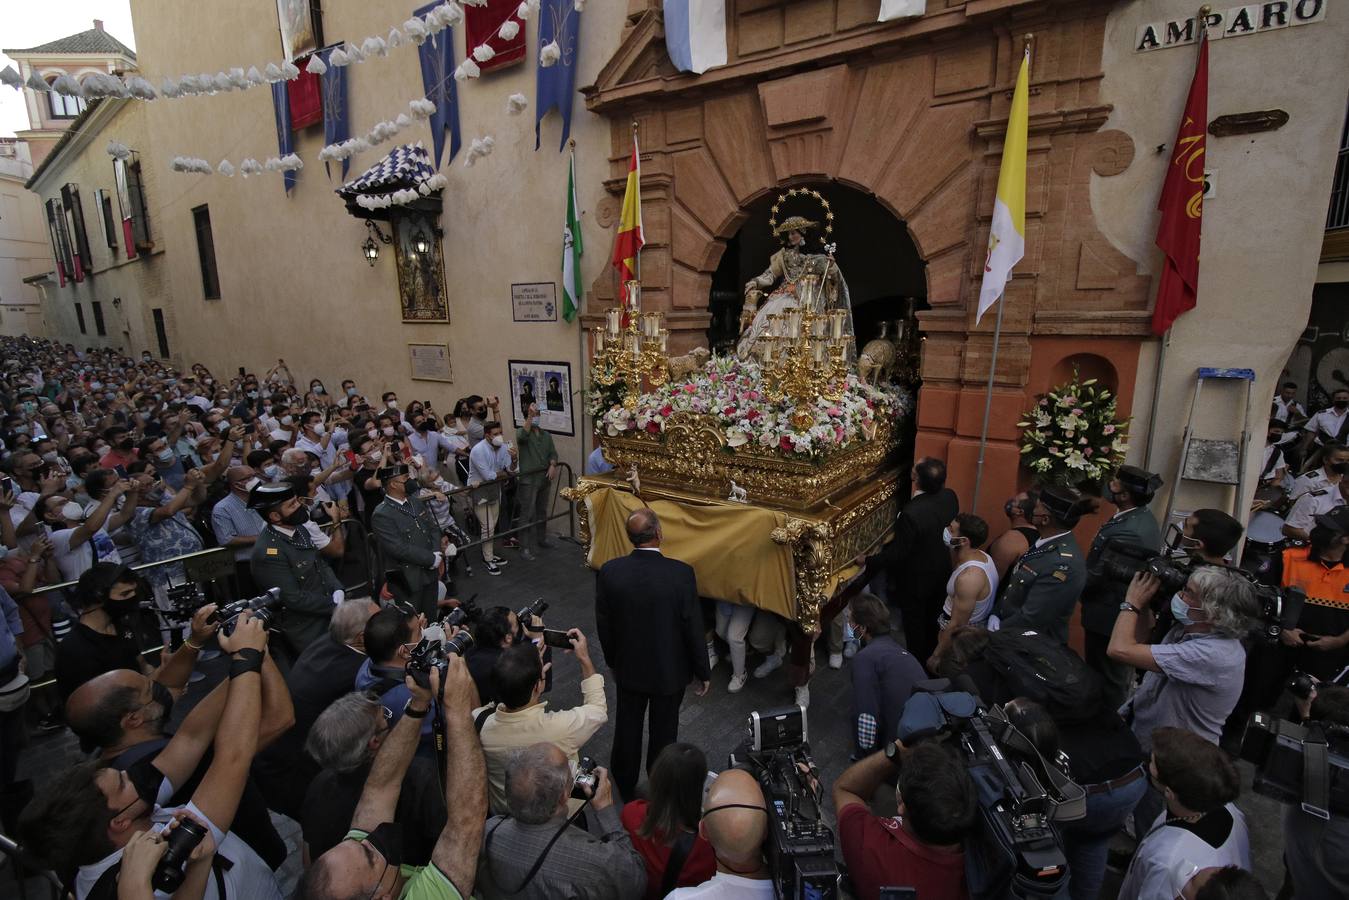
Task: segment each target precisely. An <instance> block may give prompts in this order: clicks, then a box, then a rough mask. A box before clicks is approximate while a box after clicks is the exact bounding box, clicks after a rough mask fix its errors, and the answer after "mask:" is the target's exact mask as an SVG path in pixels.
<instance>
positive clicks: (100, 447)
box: [94, 444, 112, 459]
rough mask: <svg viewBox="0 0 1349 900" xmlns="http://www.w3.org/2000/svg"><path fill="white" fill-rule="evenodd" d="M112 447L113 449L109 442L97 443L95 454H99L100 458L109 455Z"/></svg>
mask: <svg viewBox="0 0 1349 900" xmlns="http://www.w3.org/2000/svg"><path fill="white" fill-rule="evenodd" d="M111 449H112V448H111V447H109V446H108V445H107V444H97V445H95V446H94V455H95V456H97V457H99V458H100V459H101V458H103V457H105V456H107V455H108V451H109V450H111Z"/></svg>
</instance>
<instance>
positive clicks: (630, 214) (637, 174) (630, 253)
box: [613, 134, 646, 283]
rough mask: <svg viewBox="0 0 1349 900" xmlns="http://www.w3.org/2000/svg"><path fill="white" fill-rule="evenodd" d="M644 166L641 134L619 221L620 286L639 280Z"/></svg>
mask: <svg viewBox="0 0 1349 900" xmlns="http://www.w3.org/2000/svg"><path fill="white" fill-rule="evenodd" d="M641 178H642V167H641V163H640V162H639V161H638V157H637V135H636V134H633V136H632V160H631V162H629V163H628V187H627V190H625V191H624V192H623V214H622V215H621V216H619V218H618V237H616V238H615V239H614V260H613V263H614V268H615V269H617V270H618V280H619V282H620V283H622V282H627V281H633V280H635V279H636V278H637V254H638V253H641V252H642V245H643V244H645V243H646V240H645V239H644V238H643V237H642V187H641Z"/></svg>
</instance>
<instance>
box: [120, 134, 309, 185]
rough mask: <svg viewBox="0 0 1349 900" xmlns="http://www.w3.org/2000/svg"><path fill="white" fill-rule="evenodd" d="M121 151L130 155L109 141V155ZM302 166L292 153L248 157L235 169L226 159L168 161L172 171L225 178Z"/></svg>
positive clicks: (184, 157) (189, 158) (179, 159)
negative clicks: (216, 162) (261, 159)
mask: <svg viewBox="0 0 1349 900" xmlns="http://www.w3.org/2000/svg"><path fill="white" fill-rule="evenodd" d="M121 153H125V154H126V156H130V155H131V151H130V150H129V149H128V148H127V146H126V145H125V144H121V143H119V142H117V141H111V142H109V144H108V154H109V155H110V156H113V157H115V158H117V159H124V158H126V157H125V156H121V155H119V154H121ZM303 168H304V160H302V159H300V157H298V156H296V155H295V154H294V153H290V154H287V155H286V156H281V157H276V156H273V157H271V158H269V159H268V160H267V162H266V163H265V164H263V163H259V162H258V161H257V160H256V159H253V158H252V157H249V158H248V159H245V160H244V161H243V162H241V163H239V166H238V168H237V169H236V168H235V166H234V164H233V163H231V162H230V161H229V160H228V159H222V160H221V161H220V163H219V165H217V166H215V167H214V168H212V166H211V164H210V163H208V162H207V161H206V160H204V159H200V158H198V157H195V156H175V157H174V158H173V159H172V160H171V161H170V162H169V169H171V170H172V171H174V172H184V173H188V174H192V175H210V174H212V173H215V172H219V173H220V174H221V175H224V176H225V177H226V178H233V177H234V173H235V172H236V171H237V172H238V173H239V174H240V175H242V176H243V177H245V178H247V177H248V176H249V175H261V174H262V173H263V172H293V171H295V170H297V169H303Z"/></svg>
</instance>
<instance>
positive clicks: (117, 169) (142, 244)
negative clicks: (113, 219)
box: [112, 152, 150, 259]
mask: <svg viewBox="0 0 1349 900" xmlns="http://www.w3.org/2000/svg"><path fill="white" fill-rule="evenodd" d="M112 174H113V180H114V182H115V184H116V186H117V207H118V212H119V213H120V214H121V217H122V237H123V239H124V240H125V242H126V258H127V259H135V258H136V255H137V254H138V253H139V252H140V251H141V250H148V249H149V248H150V217H149V213H148V212H147V207H146V204H145V190H144V187H143V186H142V183H141V163H140V158H139V157H138V156H137V155H136V154H135V153H134V152H133V153H132V154H131V156H129V157H128V158H126V159H114V160H113V161H112Z"/></svg>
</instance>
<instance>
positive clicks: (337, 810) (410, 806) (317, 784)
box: [300, 691, 446, 866]
mask: <svg viewBox="0 0 1349 900" xmlns="http://www.w3.org/2000/svg"><path fill="white" fill-rule="evenodd" d="M388 733H389V721H388V719H386V718H385V717H384V708H383V707H382V706H380V705H379V700H378V699H377V698H375V697H372V696H370V695H369V694H367V693H365V692H364V691H355V692H353V693H350V694H346V695H344V696H342V697H338V698H337V699H336V700H334V701H333V703H332V705H331V706H329V707H328V708H327V709H325V710H324V711H323V713H322V714H321V715H320V716H319V717H318V721H316V722H315V723H314V727H313V728H311V729H310V731H309V738H308V739H307V740H306V741H305V752H306V753H308V754H309V757H310V758H311V759H313V760H314V761H315V762H316V763H318V765H319V766H320V767H322V769H323V771H322V772H320V773H319V774H318V777H317V778H315V779H314V780H313V781H312V782H311V783H310V785H309V791H308V793H306V794H305V798H304V806H303V808H302V811H301V814H300V826H301V828H302V830H303V834H304V861H305V865H306V866H308V865H309V861H310V860H313V859H317V858H318V857H320V856H322V855H323V854H324V853H327V852H328V851H329V850H330V849H332V848H333V847H335V846H337V844H338V842H340V841H341V840H342V838H343V837H345V836H346V833H347V831H348V830H349V827H350V824H351V817H352V815H353V814H354V813H355V812H356V804H357V802H358V801H360V799H361V791H362V790H364V789H365V781H366V778H367V777H369V775H370V767H371V765H372V764H373V763H374V761H375V754H376V753H377V752H378V751H379V748H380V745H382V744H383V743H384V738H385V737H386V736H387V735H388ZM393 820H394V821H395V822H397V823H398V824H400V825H402V826H403V862H406V863H409V864H411V865H414V866H424V865H426V864H427V863H429V862H430V861H431V850H432V849H433V848H434V847H435V843H436V837H437V836H438V835H439V834H440V832H441V831H443V830H444V828H445V820H446V812H445V795H444V794H443V793H442V792H441V790H440V783H439V781H438V778H437V775H436V765H435V763H433V762H431V761H430V760H428V759H425V758H423V757H417V756H414V757H413V758H412V762H411V763H409V764H408V769H407V772H406V773H405V774H404V775H403V786H402V789H401V790H400V791H399V794H398V805H397V806H396V807H395V809H394V817H393Z"/></svg>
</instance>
